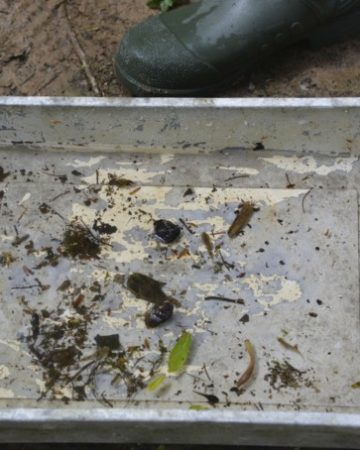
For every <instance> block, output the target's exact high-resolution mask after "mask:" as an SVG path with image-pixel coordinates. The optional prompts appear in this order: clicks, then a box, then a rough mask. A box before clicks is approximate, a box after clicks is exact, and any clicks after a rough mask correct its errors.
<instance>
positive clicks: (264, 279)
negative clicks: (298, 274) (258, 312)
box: [243, 274, 301, 309]
mask: <svg viewBox="0 0 360 450" xmlns="http://www.w3.org/2000/svg"><path fill="white" fill-rule="evenodd" d="M243 283H244V284H246V285H248V286H249V288H250V289H251V290H252V292H253V294H254V297H255V298H256V299H257V300H258V302H259V304H260V305H261V306H263V307H264V308H265V309H268V308H269V307H270V306H274V305H277V304H279V303H282V302H294V301H296V300H298V299H299V298H300V297H301V289H300V285H299V284H298V283H297V282H296V281H293V280H287V279H286V278H285V277H284V276H281V275H271V276H265V275H262V274H260V275H250V276H248V277H246V278H244V280H243Z"/></svg>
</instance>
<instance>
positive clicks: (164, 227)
mask: <svg viewBox="0 0 360 450" xmlns="http://www.w3.org/2000/svg"><path fill="white" fill-rule="evenodd" d="M154 234H155V237H156V238H157V239H158V240H159V241H161V242H163V243H164V244H171V243H172V242H174V241H176V240H177V239H179V237H180V234H181V228H180V227H179V225H176V224H175V223H172V222H170V221H169V220H164V219H161V220H155V222H154Z"/></svg>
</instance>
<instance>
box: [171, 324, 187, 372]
mask: <svg viewBox="0 0 360 450" xmlns="http://www.w3.org/2000/svg"><path fill="white" fill-rule="evenodd" d="M191 343H192V335H191V334H190V333H188V332H186V331H184V332H183V334H182V335H181V336H180V337H179V339H178V340H177V341H176V344H175V345H174V347H173V348H172V350H171V352H170V355H169V360H168V371H169V372H170V373H178V372H180V371H181V370H182V369H183V368H184V366H185V364H186V361H187V360H188V358H189V353H190V348H191Z"/></svg>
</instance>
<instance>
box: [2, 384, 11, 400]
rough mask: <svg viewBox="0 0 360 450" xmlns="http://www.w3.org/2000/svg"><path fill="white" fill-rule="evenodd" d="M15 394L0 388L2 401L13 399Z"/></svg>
mask: <svg viewBox="0 0 360 450" xmlns="http://www.w3.org/2000/svg"><path fill="white" fill-rule="evenodd" d="M14 397H15V394H14V392H13V391H11V390H10V389H5V388H2V387H0V398H1V399H4V398H14Z"/></svg>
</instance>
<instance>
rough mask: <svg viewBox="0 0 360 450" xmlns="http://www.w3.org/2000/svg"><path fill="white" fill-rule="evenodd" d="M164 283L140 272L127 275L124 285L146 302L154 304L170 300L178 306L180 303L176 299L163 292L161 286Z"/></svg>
mask: <svg viewBox="0 0 360 450" xmlns="http://www.w3.org/2000/svg"><path fill="white" fill-rule="evenodd" d="M165 284H166V283H162V282H161V281H157V280H154V279H153V278H151V277H148V276H147V275H143V274H142V273H133V274H131V275H130V276H129V278H128V280H127V284H126V287H127V288H128V289H129V290H130V291H131V292H132V293H133V294H134V295H135V297H137V298H140V299H142V300H146V301H147V302H150V303H155V304H162V303H165V302H170V303H172V304H173V305H175V306H180V305H181V304H180V302H179V301H178V300H176V299H175V298H173V297H170V296H168V295H166V294H165V293H164V291H163V290H162V288H163V287H164V286H165Z"/></svg>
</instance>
